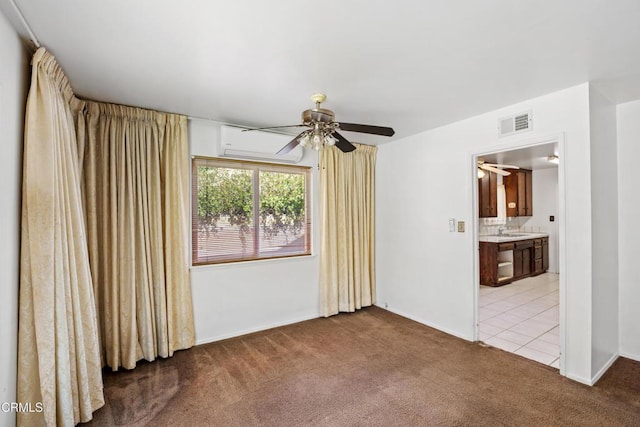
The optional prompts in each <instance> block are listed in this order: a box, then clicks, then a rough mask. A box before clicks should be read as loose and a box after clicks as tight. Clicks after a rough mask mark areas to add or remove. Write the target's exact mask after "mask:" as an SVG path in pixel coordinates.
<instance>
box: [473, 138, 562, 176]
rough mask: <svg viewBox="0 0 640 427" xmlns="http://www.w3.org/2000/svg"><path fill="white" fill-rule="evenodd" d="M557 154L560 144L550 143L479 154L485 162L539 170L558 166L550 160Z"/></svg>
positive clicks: (480, 158) (479, 158)
mask: <svg viewBox="0 0 640 427" xmlns="http://www.w3.org/2000/svg"><path fill="white" fill-rule="evenodd" d="M557 154H558V145H557V144H556V143H549V144H540V145H535V146H533V147H526V148H518V149H515V150H509V151H502V152H500V153H494V154H487V155H483V156H478V160H482V161H484V162H485V163H499V164H504V165H513V166H518V167H520V168H522V169H531V170H538V169H550V168H557V167H558V165H556V164H555V163H551V162H549V160H548V159H549V156H552V155H557Z"/></svg>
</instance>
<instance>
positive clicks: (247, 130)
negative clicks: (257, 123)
mask: <svg viewBox="0 0 640 427" xmlns="http://www.w3.org/2000/svg"><path fill="white" fill-rule="evenodd" d="M299 127H307V125H288V126H269V127H266V128H253V129H242V132H250V131H254V130H267V129H282V128H299Z"/></svg>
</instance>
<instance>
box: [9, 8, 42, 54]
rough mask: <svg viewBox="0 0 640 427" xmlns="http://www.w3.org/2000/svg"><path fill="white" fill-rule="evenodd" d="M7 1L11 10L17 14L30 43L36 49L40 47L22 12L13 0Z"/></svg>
mask: <svg viewBox="0 0 640 427" xmlns="http://www.w3.org/2000/svg"><path fill="white" fill-rule="evenodd" d="M9 1H10V2H11V4H12V5H13V8H14V9H15V10H16V13H17V14H18V18H20V22H22V26H23V27H24V29H25V30H27V33H28V34H29V38H30V39H31V42H32V43H33V44H35V45H36V47H38V48H39V47H40V42H39V41H38V38H37V37H36V35H35V34H34V33H33V30H32V29H31V27H30V26H29V23H28V22H27V20H26V19H25V18H24V15H23V14H22V11H21V10H20V8H19V7H18V5H17V4H16V2H15V1H14V0H9Z"/></svg>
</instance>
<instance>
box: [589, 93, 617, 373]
mask: <svg viewBox="0 0 640 427" xmlns="http://www.w3.org/2000/svg"><path fill="white" fill-rule="evenodd" d="M589 112H590V129H591V136H590V140H591V239H592V250H593V252H592V255H591V258H592V261H591V265H592V287H593V290H592V297H591V298H592V319H591V323H592V359H591V370H592V372H591V375H592V377H593V378H599V377H600V375H602V374H603V373H604V370H605V369H606V368H608V367H609V366H610V365H611V364H612V363H613V362H614V361H615V359H616V357H617V356H618V349H619V344H618V335H619V334H618V307H619V301H618V179H617V173H616V172H615V171H616V169H617V166H618V164H617V163H618V159H617V149H616V145H617V141H616V139H617V136H616V106H615V104H613V103H612V102H611V101H609V100H608V99H607V98H606V97H605V96H603V95H602V94H601V93H600V92H598V90H597V89H595V88H594V87H593V86H591V87H590V88H589Z"/></svg>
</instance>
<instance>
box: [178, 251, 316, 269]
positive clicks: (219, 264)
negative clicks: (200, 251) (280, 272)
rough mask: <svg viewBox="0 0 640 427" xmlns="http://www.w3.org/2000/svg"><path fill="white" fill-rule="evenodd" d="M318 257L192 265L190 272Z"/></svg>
mask: <svg viewBox="0 0 640 427" xmlns="http://www.w3.org/2000/svg"><path fill="white" fill-rule="evenodd" d="M316 257H317V255H316V254H311V255H295V256H289V257H281V258H265V259H252V260H247V261H231V262H221V263H218V264H202V265H191V266H190V268H189V270H192V271H197V270H206V269H210V268H214V269H226V268H239V267H243V266H247V267H248V266H255V265H260V264H271V263H288V262H301V261H310V260H312V259H315V258H316Z"/></svg>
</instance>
